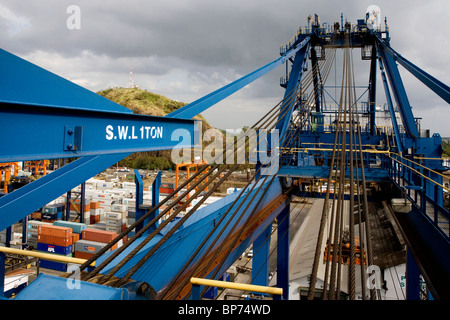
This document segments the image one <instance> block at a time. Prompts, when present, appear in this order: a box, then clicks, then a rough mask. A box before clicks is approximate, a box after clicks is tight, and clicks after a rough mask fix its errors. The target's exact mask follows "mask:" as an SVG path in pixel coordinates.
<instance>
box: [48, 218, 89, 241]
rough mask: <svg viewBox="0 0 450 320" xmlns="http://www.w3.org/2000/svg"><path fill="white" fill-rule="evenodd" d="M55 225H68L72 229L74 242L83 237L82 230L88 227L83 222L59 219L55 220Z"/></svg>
mask: <svg viewBox="0 0 450 320" xmlns="http://www.w3.org/2000/svg"><path fill="white" fill-rule="evenodd" d="M53 225H54V226H60V227H67V228H71V229H72V244H73V243H75V242H77V241H78V240H80V239H81V236H82V232H83V230H84V229H86V224H85V223H81V222H72V221H63V220H58V221H55V222H53Z"/></svg>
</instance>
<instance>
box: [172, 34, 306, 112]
mask: <svg viewBox="0 0 450 320" xmlns="http://www.w3.org/2000/svg"><path fill="white" fill-rule="evenodd" d="M309 39H310V38H309V37H306V38H305V39H304V40H303V41H302V42H300V43H298V44H297V45H296V46H295V47H292V48H291V49H289V50H288V51H287V52H286V53H285V54H284V55H283V56H281V57H280V58H277V59H275V60H274V61H272V62H269V63H268V64H266V65H265V66H263V67H261V68H259V69H257V70H255V71H253V72H251V73H249V74H247V75H245V76H243V77H242V78H239V79H238V80H236V81H233V82H231V83H230V84H228V85H226V86H224V87H222V88H220V89H218V90H216V91H214V92H211V93H210V94H208V95H206V96H204V97H202V98H200V99H198V100H196V101H194V102H192V103H190V104H188V105H186V106H184V107H183V108H180V109H178V110H175V111H173V112H172V113H169V114H168V115H166V116H165V118H178V119H181V118H183V119H190V118H192V117H195V116H196V115H198V114H200V113H201V112H203V111H205V110H207V109H208V108H210V107H212V106H213V105H214V104H216V103H218V102H219V101H222V100H223V99H225V98H227V97H228V96H230V95H232V94H233V93H235V92H236V91H238V90H240V89H242V88H243V87H245V86H246V85H248V84H249V83H252V82H253V81H255V80H256V79H258V78H260V77H261V76H263V75H265V74H266V73H268V72H269V71H271V70H273V69H274V68H276V67H278V66H279V65H281V64H283V63H284V62H286V60H287V59H289V58H290V57H292V56H293V55H294V54H295V53H296V52H297V51H299V50H300V49H302V48H303V47H304V46H306V45H307V44H308V41H309Z"/></svg>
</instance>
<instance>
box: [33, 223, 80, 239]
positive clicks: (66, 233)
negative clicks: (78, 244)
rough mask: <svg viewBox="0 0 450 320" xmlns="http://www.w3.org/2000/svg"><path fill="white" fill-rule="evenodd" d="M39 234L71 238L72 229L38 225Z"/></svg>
mask: <svg viewBox="0 0 450 320" xmlns="http://www.w3.org/2000/svg"><path fill="white" fill-rule="evenodd" d="M38 230H39V232H38V233H39V234H43V235H48V236H55V237H63V238H64V237H65V238H68V237H72V229H71V228H67V227H60V226H54V225H46V224H43V225H40V226H39V229H38Z"/></svg>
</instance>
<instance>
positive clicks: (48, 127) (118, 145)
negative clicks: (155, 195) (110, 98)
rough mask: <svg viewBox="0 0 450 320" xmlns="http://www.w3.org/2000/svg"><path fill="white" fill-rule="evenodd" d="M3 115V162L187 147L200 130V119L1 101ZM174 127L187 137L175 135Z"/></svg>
mask: <svg viewBox="0 0 450 320" xmlns="http://www.w3.org/2000/svg"><path fill="white" fill-rule="evenodd" d="M0 114H1V118H0V127H2V129H3V130H4V132H8V136H7V137H6V138H5V139H4V140H3V143H2V148H1V149H0V162H12V161H23V160H40V159H52V158H66V157H82V156H88V155H101V154H110V153H133V152H140V151H152V150H164V149H172V148H174V147H176V148H183V147H189V146H193V145H197V144H198V142H199V141H198V140H196V138H197V137H198V132H201V121H193V120H182V119H170V118H167V119H166V118H162V117H155V116H145V115H137V114H130V113H118V112H115V113H110V112H100V111H84V110H75V109H64V108H56V107H53V108H46V107H39V108H37V107H33V106H23V105H13V104H0ZM176 130H185V131H186V132H187V133H189V139H182V140H181V141H178V140H176V139H178V137H173V138H172V135H173V133H174V132H175V131H176ZM175 140H176V141H175Z"/></svg>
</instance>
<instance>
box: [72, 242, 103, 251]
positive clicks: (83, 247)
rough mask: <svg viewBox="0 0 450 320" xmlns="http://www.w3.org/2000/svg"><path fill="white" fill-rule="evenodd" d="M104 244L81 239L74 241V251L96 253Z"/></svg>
mask: <svg viewBox="0 0 450 320" xmlns="http://www.w3.org/2000/svg"><path fill="white" fill-rule="evenodd" d="M105 245H106V243H104V242H98V241H91V240H85V239H82V240H79V241H77V242H76V243H75V252H86V253H96V252H98V251H99V250H100V249H101V248H103V247H104V246H105Z"/></svg>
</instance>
